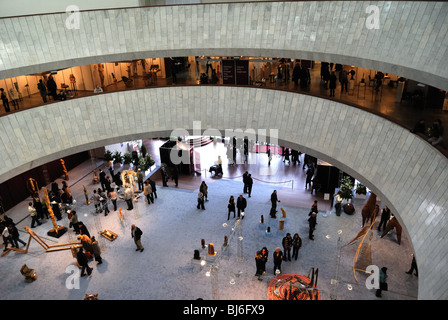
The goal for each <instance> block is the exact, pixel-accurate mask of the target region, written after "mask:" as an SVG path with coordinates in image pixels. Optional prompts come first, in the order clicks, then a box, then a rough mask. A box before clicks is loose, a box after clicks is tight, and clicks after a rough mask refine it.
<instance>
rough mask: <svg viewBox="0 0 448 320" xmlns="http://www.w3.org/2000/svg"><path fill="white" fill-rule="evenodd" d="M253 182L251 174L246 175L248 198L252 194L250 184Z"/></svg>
mask: <svg viewBox="0 0 448 320" xmlns="http://www.w3.org/2000/svg"><path fill="white" fill-rule="evenodd" d="M253 184H254V180H253V179H252V175H251V174H250V173H249V175H248V176H247V193H248V194H249V198H250V196H251V194H252V185H253Z"/></svg>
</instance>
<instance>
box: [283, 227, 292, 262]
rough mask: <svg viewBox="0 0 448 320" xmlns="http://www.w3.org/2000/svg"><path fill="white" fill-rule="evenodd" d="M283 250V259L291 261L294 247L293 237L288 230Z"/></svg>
mask: <svg viewBox="0 0 448 320" xmlns="http://www.w3.org/2000/svg"><path fill="white" fill-rule="evenodd" d="M282 246H283V252H284V253H285V254H284V256H283V260H285V261H286V260H289V261H291V248H292V237H291V234H290V233H289V232H288V233H287V234H286V236H285V237H284V238H283V240H282Z"/></svg>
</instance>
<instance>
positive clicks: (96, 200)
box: [90, 189, 101, 213]
mask: <svg viewBox="0 0 448 320" xmlns="http://www.w3.org/2000/svg"><path fill="white" fill-rule="evenodd" d="M90 200H92V201H93V205H94V206H95V212H96V213H99V211H100V210H101V206H100V204H101V201H100V195H99V194H98V193H97V191H96V190H95V189H93V195H92V197H90Z"/></svg>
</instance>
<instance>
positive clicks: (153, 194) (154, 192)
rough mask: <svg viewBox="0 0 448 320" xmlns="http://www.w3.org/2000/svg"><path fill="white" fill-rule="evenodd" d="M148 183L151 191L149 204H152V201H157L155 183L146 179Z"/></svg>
mask: <svg viewBox="0 0 448 320" xmlns="http://www.w3.org/2000/svg"><path fill="white" fill-rule="evenodd" d="M148 181H149V184H150V185H151V190H152V197H151V202H152V203H154V199H157V186H156V182H155V181H154V180H151V178H148Z"/></svg>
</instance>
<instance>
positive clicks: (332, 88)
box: [329, 71, 337, 97]
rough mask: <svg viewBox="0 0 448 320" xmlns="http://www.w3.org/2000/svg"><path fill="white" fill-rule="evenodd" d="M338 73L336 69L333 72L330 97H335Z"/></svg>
mask: <svg viewBox="0 0 448 320" xmlns="http://www.w3.org/2000/svg"><path fill="white" fill-rule="evenodd" d="M336 81H337V78H336V75H335V73H334V71H332V72H331V75H330V83H329V88H330V97H334V92H335V90H336Z"/></svg>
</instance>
